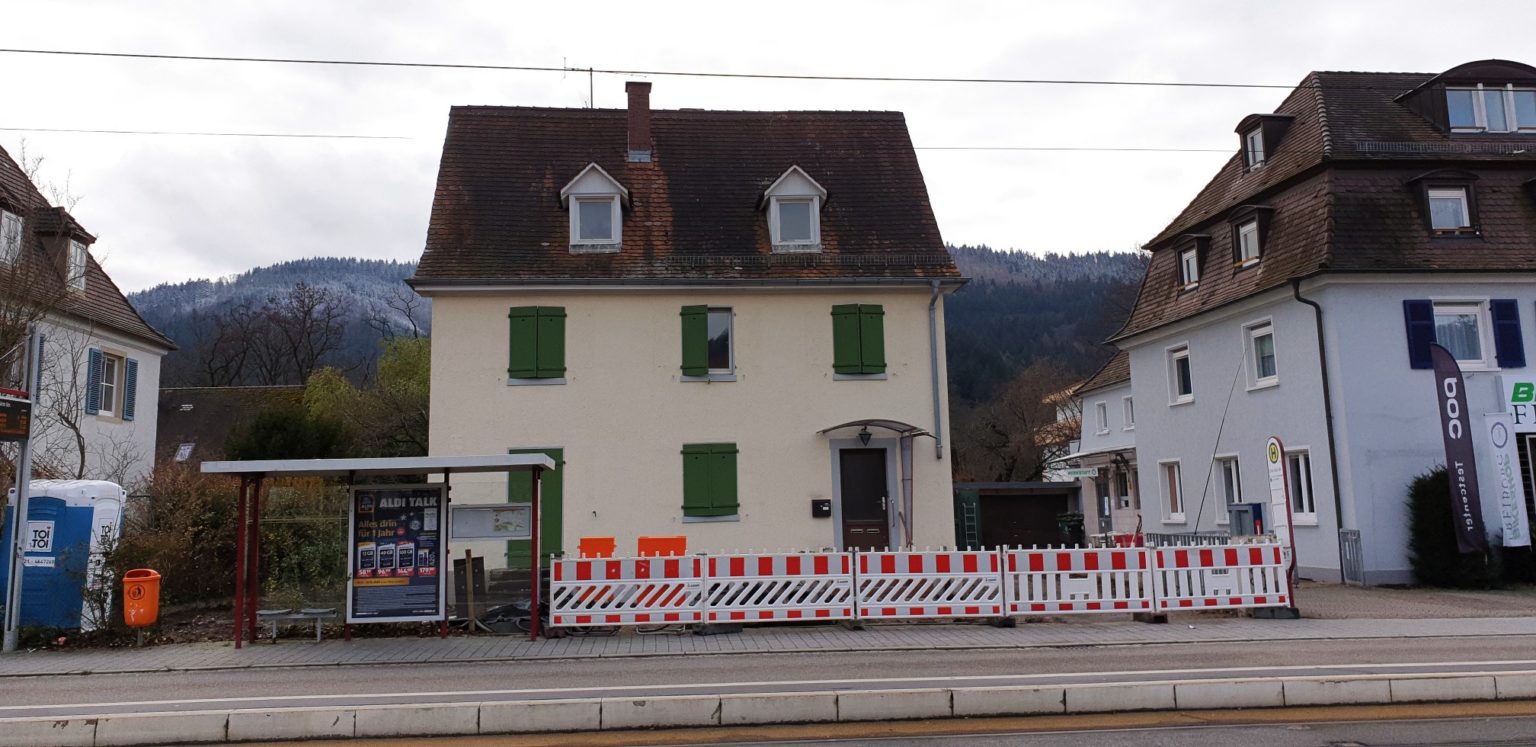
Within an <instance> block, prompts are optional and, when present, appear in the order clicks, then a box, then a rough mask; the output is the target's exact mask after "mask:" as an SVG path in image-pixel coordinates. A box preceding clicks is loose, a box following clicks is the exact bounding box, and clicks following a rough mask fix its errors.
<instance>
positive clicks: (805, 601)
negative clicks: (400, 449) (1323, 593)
mask: <svg viewBox="0 0 1536 747" xmlns="http://www.w3.org/2000/svg"><path fill="white" fill-rule="evenodd" d="M1286 570H1287V563H1286V559H1285V553H1284V551H1283V549H1282V547H1281V545H1280V544H1279V543H1278V542H1266V543H1258V544H1246V545H1221V546H1208V547H1160V548H1141V547H1127V548H1045V549H1040V548H1033V549H1022V548H1014V549H1001V550H951V551H927V550H924V551H886V552H809V553H763V554H740V553H737V554H728V555H712V556H698V555H696V556H688V557H656V558H623V559H612V558H594V559H581V560H558V561H556V562H555V564H554V566H553V568H552V570H551V584H550V595H551V600H550V602H551V603H550V623H551V625H553V626H555V627H568V626H579V625H658V624H691V623H706V622H708V623H728V622H781V621H793V620H849V619H860V620H897V619H913V618H958V617H1007V616H1013V615H1067V614H1096V613H1115V612H1119V613H1125V612H1168V611H1177V610H1195V609H1232V608H1247V607H1285V606H1289V605H1291V603H1292V601H1293V599H1294V596H1293V592H1292V590H1291V587H1290V578H1289V576H1288V575H1287V573H1286Z"/></svg>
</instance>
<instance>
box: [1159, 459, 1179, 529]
mask: <svg viewBox="0 0 1536 747" xmlns="http://www.w3.org/2000/svg"><path fill="white" fill-rule="evenodd" d="M1158 469H1159V471H1161V472H1162V481H1161V482H1162V492H1163V520H1164V521H1165V522H1168V523H1171V524H1181V523H1183V522H1184V482H1183V478H1182V477H1181V476H1180V474H1179V472H1180V470H1179V462H1178V460H1173V461H1168V462H1158Z"/></svg>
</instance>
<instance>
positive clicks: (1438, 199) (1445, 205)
mask: <svg viewBox="0 0 1536 747" xmlns="http://www.w3.org/2000/svg"><path fill="white" fill-rule="evenodd" d="M1429 227H1430V228H1431V229H1433V230H1435V231H1460V230H1464V229H1468V228H1471V227H1472V212H1471V210H1470V209H1468V207H1467V188H1466V187H1439V188H1431V189H1430V190H1429Z"/></svg>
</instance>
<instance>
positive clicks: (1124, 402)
mask: <svg viewBox="0 0 1536 747" xmlns="http://www.w3.org/2000/svg"><path fill="white" fill-rule="evenodd" d="M1120 407H1121V408H1122V409H1123V410H1124V411H1125V425H1124V426H1123V428H1122V430H1127V431H1130V430H1135V429H1136V402H1135V401H1134V400H1132V399H1131V397H1130V395H1126V396H1124V397H1121V398H1120Z"/></svg>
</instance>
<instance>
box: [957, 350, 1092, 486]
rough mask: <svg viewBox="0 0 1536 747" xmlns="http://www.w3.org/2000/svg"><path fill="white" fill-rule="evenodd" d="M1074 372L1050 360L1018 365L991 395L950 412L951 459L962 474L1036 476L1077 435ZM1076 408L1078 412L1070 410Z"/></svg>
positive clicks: (1000, 478) (1011, 478)
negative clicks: (1022, 365) (953, 458)
mask: <svg viewBox="0 0 1536 747" xmlns="http://www.w3.org/2000/svg"><path fill="white" fill-rule="evenodd" d="M1072 383H1073V377H1071V376H1070V375H1068V374H1067V373H1066V372H1065V371H1063V370H1062V369H1061V368H1059V367H1058V366H1056V365H1055V364H1053V363H1051V362H1048V361H1039V362H1036V363H1034V364H1033V365H1031V366H1030V367H1029V368H1026V369H1024V370H1023V371H1020V372H1019V373H1018V374H1017V375H1015V376H1014V378H1013V379H1011V380H1010V381H1009V382H1008V383H1007V384H1006V385H1004V386H1003V387H1002V389H1001V390H999V391H998V393H997V395H996V396H995V397H993V398H992V399H991V400H990V401H988V402H984V403H980V404H974V405H969V406H962V407H960V408H957V409H956V411H955V415H954V420H953V423H954V431H955V452H956V455H955V459H956V464H957V471H958V472H960V473H961V476H962V477H963V478H964V479H973V480H986V481H1017V480H1039V479H1040V478H1041V476H1042V475H1043V474H1044V472H1045V469H1046V467H1047V466H1048V465H1049V464H1050V462H1051V460H1053V459H1056V458H1057V457H1060V456H1062V455H1063V454H1065V453H1066V448H1067V444H1068V443H1069V442H1070V441H1071V440H1072V439H1073V438H1076V436H1077V429H1078V423H1079V422H1080V418H1081V411H1080V405H1077V404H1076V400H1075V399H1074V398H1073V397H1072V396H1071V392H1070V387H1071V385H1072ZM1074 412H1075V413H1076V414H1075V415H1074Z"/></svg>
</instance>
